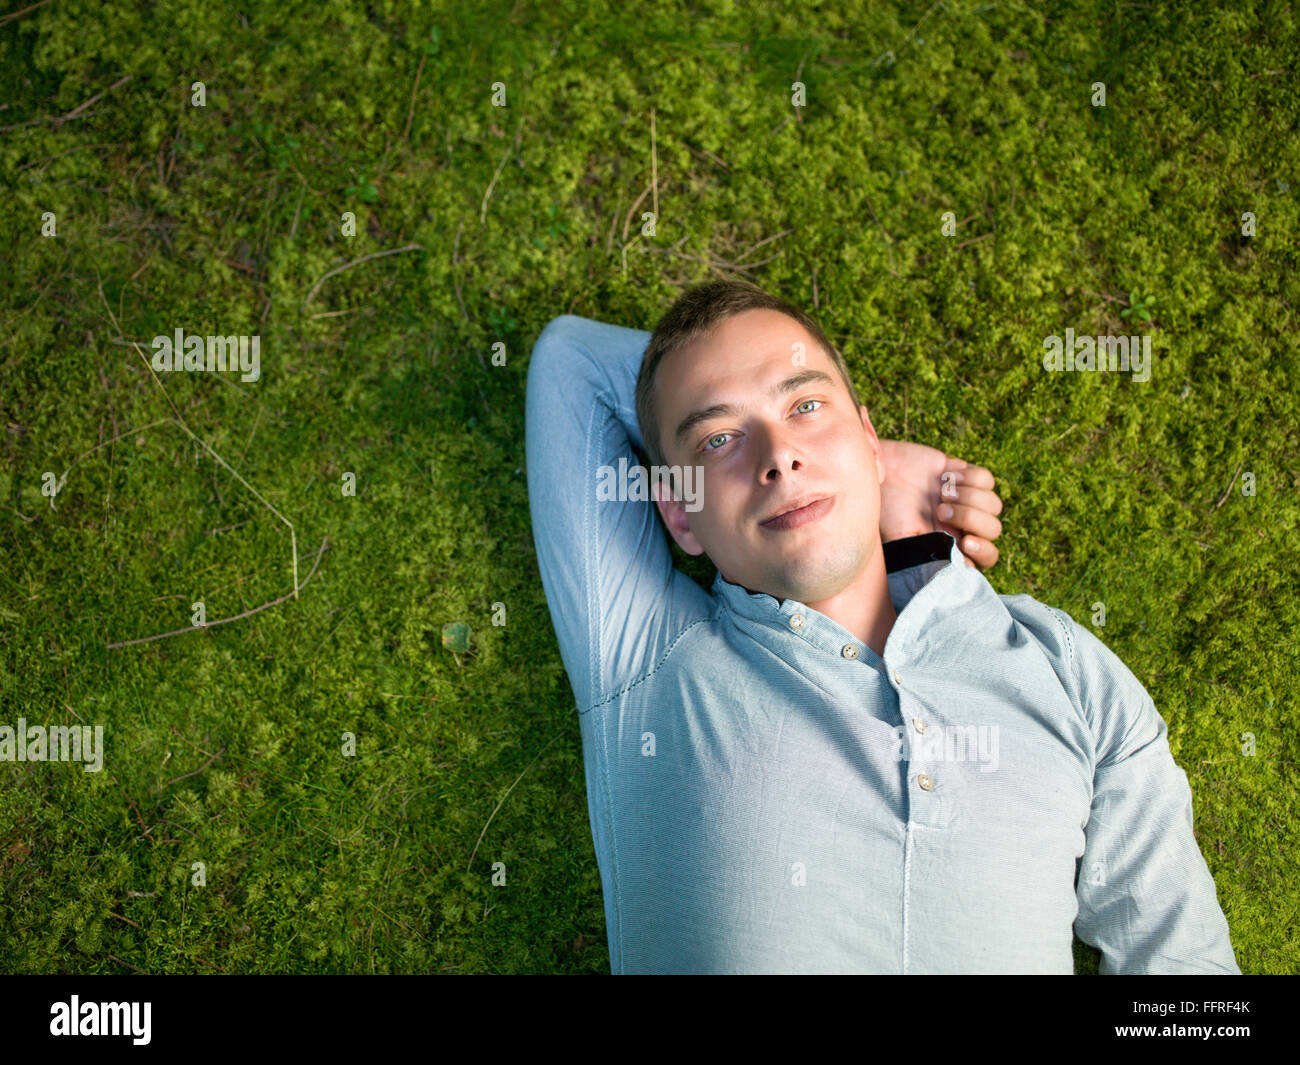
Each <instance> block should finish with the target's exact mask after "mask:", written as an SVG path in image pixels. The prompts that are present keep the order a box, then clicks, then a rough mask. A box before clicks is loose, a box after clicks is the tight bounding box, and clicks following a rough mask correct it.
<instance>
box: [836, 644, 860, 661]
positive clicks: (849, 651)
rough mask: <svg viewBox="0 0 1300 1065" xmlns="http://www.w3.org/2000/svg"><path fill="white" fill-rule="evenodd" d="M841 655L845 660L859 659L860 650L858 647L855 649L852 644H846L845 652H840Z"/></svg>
mask: <svg viewBox="0 0 1300 1065" xmlns="http://www.w3.org/2000/svg"><path fill="white" fill-rule="evenodd" d="M840 654H842V655H843V656H844V657H845V658H857V657H858V649H857V648H856V647H854V646H853V644H851V643H846V644H845V645H844V650H842V651H841V652H840Z"/></svg>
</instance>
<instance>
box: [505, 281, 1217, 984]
mask: <svg viewBox="0 0 1300 1065" xmlns="http://www.w3.org/2000/svg"><path fill="white" fill-rule="evenodd" d="M634 395H635V401H636V408H635V414H634V412H633V398H634ZM526 436H527V463H528V487H529V499H530V505H531V511H532V519H533V533H534V541H535V543H536V547H537V555H538V562H539V566H540V569H541V576H542V583H543V586H544V588H545V591H546V597H547V602H548V604H549V606H550V610H551V618H552V621H553V623H554V625H555V629H556V633H557V635H558V638H559V645H560V653H561V655H562V657H563V659H564V664H565V668H566V669H567V671H568V675H569V678H570V681H571V683H572V685H573V690H574V694H575V696H576V697H577V703H578V713H579V721H580V725H581V731H582V742H583V751H584V757H585V762H586V782H587V797H588V809H589V812H590V815H591V826H592V832H593V835H594V839H595V846H596V856H597V860H598V863H599V866H600V871H601V879H602V883H603V889H604V899H605V916H606V924H607V928H608V935H609V949H610V966H611V969H612V971H613V972H614V973H616V974H617V973H660V972H673V973H775V972H782V973H813V972H819V973H821V972H870V973H1003V972H1019V973H1067V974H1068V973H1071V972H1073V956H1072V950H1071V944H1072V940H1073V935H1072V932H1074V931H1077V932H1078V934H1079V936H1080V938H1082V939H1083V940H1085V941H1086V942H1089V943H1091V944H1093V945H1095V946H1096V947H1097V948H1098V949H1099V950H1100V951H1101V953H1102V963H1101V971H1102V972H1103V973H1169V972H1188V973H1196V972H1203V973H1212V972H1213V973H1237V972H1239V971H1240V970H1239V969H1238V968H1237V964H1236V960H1235V958H1234V956H1233V952H1232V947H1231V944H1230V942H1229V939H1228V926H1227V922H1226V921H1225V919H1224V917H1223V914H1222V912H1221V911H1220V909H1219V905H1218V901H1217V898H1216V896H1215V888H1214V882H1213V880H1212V878H1211V877H1210V874H1209V871H1208V869H1207V868H1206V864H1205V860H1204V858H1203V857H1202V855H1201V853H1200V851H1199V850H1198V849H1197V845H1196V841H1195V838H1194V837H1193V833H1192V806H1191V793H1190V790H1189V788H1188V784H1187V779H1186V776H1185V775H1184V773H1183V771H1182V770H1181V769H1179V768H1178V767H1177V766H1176V765H1175V764H1174V761H1173V759H1172V757H1171V755H1170V751H1169V746H1168V743H1167V740H1166V728H1165V723H1164V721H1163V720H1162V719H1161V717H1160V715H1159V714H1158V713H1157V712H1156V709H1155V707H1154V705H1153V704H1152V701H1151V699H1150V698H1149V696H1148V695H1147V693H1146V691H1145V690H1144V689H1143V688H1142V685H1141V684H1140V683H1139V682H1138V681H1137V680H1136V678H1134V676H1133V675H1132V673H1130V672H1129V670H1128V669H1127V668H1125V666H1124V665H1123V663H1121V662H1120V660H1119V659H1118V658H1117V657H1115V655H1114V654H1112V653H1111V652H1110V651H1109V650H1107V649H1106V647H1105V646H1104V645H1103V644H1102V643H1101V642H1100V641H1099V640H1098V639H1097V638H1096V637H1095V636H1093V635H1092V634H1091V633H1090V632H1089V631H1088V630H1087V629H1084V628H1083V627H1081V626H1080V625H1078V624H1076V623H1075V622H1074V621H1073V620H1072V619H1071V618H1070V617H1069V616H1068V615H1066V614H1064V613H1062V612H1061V611H1059V610H1055V609H1053V608H1051V607H1047V606H1044V605H1043V604H1041V603H1039V602H1037V601H1036V600H1034V599H1032V598H1030V597H1029V596H1026V595H1013V596H1000V595H998V594H997V593H996V592H994V590H993V588H992V586H991V585H990V584H989V583H988V581H987V580H986V579H985V578H984V577H983V575H982V574H981V573H980V571H979V569H978V568H976V567H975V566H973V565H964V564H963V562H964V561H967V560H966V559H965V557H964V556H963V553H962V550H961V549H960V548H959V546H958V543H957V537H962V536H964V533H965V532H969V533H971V534H972V535H971V536H970V537H966V538H965V539H963V546H965V547H966V548H967V550H969V551H970V553H971V555H972V556H973V558H976V559H980V560H981V561H982V562H983V564H984V565H985V566H987V565H990V564H992V563H993V562H994V561H995V560H996V549H995V548H994V547H993V545H992V543H991V542H990V541H991V540H992V539H994V538H996V536H997V535H998V534H999V532H1000V531H1001V526H1000V524H999V523H998V521H997V518H996V514H997V513H998V512H1000V510H1001V504H1000V501H999V500H998V499H997V497H996V496H995V495H994V494H993V493H992V492H991V491H990V489H991V488H992V486H993V481H992V477H991V475H989V474H988V471H987V470H984V469H982V468H981V467H970V466H967V465H966V464H965V463H963V462H961V461H960V460H956V459H947V458H946V456H944V455H943V454H942V453H941V452H938V451H935V450H934V449H930V448H919V447H916V446H915V445H900V444H897V443H891V442H888V441H880V440H879V439H878V438H877V436H876V432H875V429H874V428H873V426H872V424H871V421H870V418H869V417H868V412H867V408H866V407H863V406H859V404H858V402H857V398H856V396H855V394H854V390H853V386H852V382H851V381H850V379H849V375H848V372H847V370H846V369H845V367H844V364H843V361H842V359H841V358H840V356H839V354H838V352H836V351H835V349H834V347H833V345H831V344H830V342H829V341H828V340H827V339H826V337H825V335H824V334H823V333H822V331H821V330H820V329H819V328H818V327H817V325H816V324H815V323H814V322H812V320H811V319H809V318H808V317H807V316H806V315H804V314H803V312H801V311H799V310H798V309H797V308H794V307H792V306H790V305H789V304H786V303H784V302H783V301H781V300H779V299H776V298H774V297H772V296H769V295H768V294H766V293H763V292H762V291H761V290H759V289H757V288H755V287H754V286H751V285H748V284H747V283H743V282H739V283H738V282H715V283H710V284H707V285H703V286H699V287H697V288H695V289H692V290H691V291H689V292H687V293H685V294H684V295H683V296H682V297H681V298H680V299H679V300H678V301H677V302H676V303H675V304H674V305H673V307H672V308H671V309H670V310H669V311H668V313H667V314H666V315H665V316H664V318H663V319H662V320H661V321H660V323H659V325H658V326H657V327H656V329H655V332H654V334H653V336H650V335H648V334H646V333H644V332H642V331H639V330H632V329H624V328H621V327H618V326H613V325H606V324H602V323H598V322H592V321H589V320H586V319H582V318H578V317H574V316H571V315H565V316H562V317H560V318H557V319H555V320H554V321H553V322H551V323H550V324H549V325H548V326H547V327H546V329H545V330H544V331H543V333H542V335H541V337H540V338H539V339H538V341H537V344H536V346H535V347H534V349H533V356H532V363H531V365H530V366H529V373H528V401H527V432H526ZM633 446H637V447H641V448H643V449H644V450H645V451H646V452H647V454H648V456H649V459H650V462H651V464H652V466H660V467H670V468H671V467H674V466H675V467H677V468H678V470H679V474H678V475H677V476H676V488H677V492H676V496H677V498H676V499H671V498H666V496H667V493H664V492H661V491H656V496H655V498H656V503H657V506H658V509H659V513H660V514H661V515H662V518H663V522H664V524H665V525H666V526H667V528H668V530H669V532H670V533H671V534H672V536H673V538H674V539H675V540H676V542H677V543H678V544H679V545H680V546H681V547H682V549H683V550H685V551H687V552H689V553H691V554H699V553H701V552H704V553H707V555H708V557H709V558H710V560H712V561H713V562H714V563H715V564H716V565H717V568H718V573H717V576H716V577H715V579H714V581H713V584H712V588H711V590H710V591H705V590H704V589H702V588H701V587H700V586H699V585H698V584H696V583H695V582H694V581H693V580H692V579H691V578H690V577H688V576H687V575H685V574H684V573H681V572H679V571H677V570H675V569H674V567H673V565H672V560H671V555H670V552H669V548H668V544H667V542H666V540H665V538H664V536H663V532H662V530H661V528H660V526H659V524H658V522H657V519H656V517H655V514H654V511H653V509H652V507H651V506H650V505H649V503H648V502H647V501H646V498H645V496H644V494H643V493H642V492H640V491H638V488H639V487H640V486H641V485H642V483H643V482H642V481H641V480H640V479H639V478H637V477H636V476H635V475H634V474H633V472H632V471H634V469H635V468H636V466H637V464H636V462H635V458H634V456H633V455H632V448H633ZM891 465H892V468H891ZM687 471H692V472H693V474H694V479H692V478H691V477H690V476H687ZM956 472H962V473H964V474H966V475H967V478H968V480H967V483H965V484H962V485H959V486H958V487H957V499H956V504H955V505H956V507H957V512H956V514H955V515H953V516H952V517H951V519H950V520H951V521H953V522H956V523H957V524H955V525H944V524H941V523H940V521H939V518H940V516H939V514H938V507H939V506H940V505H941V501H940V486H941V479H943V478H942V475H943V474H945V473H948V474H952V473H956ZM947 479H951V478H947Z"/></svg>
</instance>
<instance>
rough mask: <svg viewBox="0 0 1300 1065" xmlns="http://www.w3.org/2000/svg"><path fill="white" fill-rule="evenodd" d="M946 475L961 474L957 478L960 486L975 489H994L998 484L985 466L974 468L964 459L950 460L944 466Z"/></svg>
mask: <svg viewBox="0 0 1300 1065" xmlns="http://www.w3.org/2000/svg"><path fill="white" fill-rule="evenodd" d="M943 470H944V473H956V474H960V476H959V477H957V478H956V481H957V483H958V484H959V485H961V484H968V485H970V486H971V487H973V488H987V489H992V488H993V486H994V485H995V484H996V483H997V482H996V481H995V480H994V479H993V474H992V472H991V471H990V470H988V469H987V468H985V467H984V466H972V465H970V464H969V463H968V462H966V461H965V460H964V459H955V458H949V459H948V460H947V461H946V462H945V463H944V466H943Z"/></svg>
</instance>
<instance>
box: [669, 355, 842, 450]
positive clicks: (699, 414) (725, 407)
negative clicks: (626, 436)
mask: <svg viewBox="0 0 1300 1065" xmlns="http://www.w3.org/2000/svg"><path fill="white" fill-rule="evenodd" d="M812 384H821V385H832V386H833V385H834V384H835V378H833V377H832V376H831V375H830V374H828V373H825V372H823V371H822V370H804V371H802V372H801V373H796V374H791V375H790V376H789V377H787V378H786V379H785V380H784V381H778V382H777V383H776V384H775V385H773V386H772V388H771V389H769V390H768V393H767V394H768V395H769V396H770V397H772V398H773V399H775V398H776V397H777V396H784V395H789V394H790V393H791V392H796V391H798V390H799V389H801V388H803V387H804V386H805V385H812ZM736 412H737V408H736V406H735V405H734V404H731V403H715V404H713V406H711V407H701V408H700V409H699V410H693V411H691V413H690V414H688V415H686V417H685V418H683V419H682V420H681V422H679V423H678V425H677V434H676V437H677V442H678V443H679V444H680V443H682V442H683V440H684V439H685V438H686V437H687V436H689V435H690V432H691V430H692V429H694V428H695V427H696V426H697V425H699V424H701V423H702V422H707V421H710V420H711V419H713V418H721V417H722V416H723V415H727V414H735V413H736Z"/></svg>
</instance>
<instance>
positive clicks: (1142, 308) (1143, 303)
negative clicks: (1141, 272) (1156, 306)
mask: <svg viewBox="0 0 1300 1065" xmlns="http://www.w3.org/2000/svg"><path fill="white" fill-rule="evenodd" d="M1128 300H1129V306H1127V307H1125V308H1124V309H1123V310H1122V311H1120V312H1119V316H1120V317H1121V318H1123V319H1124V320H1125V321H1127V320H1128V319H1129V318H1133V317H1137V318H1140V319H1142V321H1144V322H1149V321H1151V319H1152V318H1153V317H1154V315H1152V313H1151V304H1153V303H1155V301H1156V298H1155V296H1140V295H1138V290H1137V289H1133V291H1132V292H1130V293H1129V294H1128Z"/></svg>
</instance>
